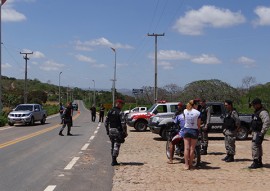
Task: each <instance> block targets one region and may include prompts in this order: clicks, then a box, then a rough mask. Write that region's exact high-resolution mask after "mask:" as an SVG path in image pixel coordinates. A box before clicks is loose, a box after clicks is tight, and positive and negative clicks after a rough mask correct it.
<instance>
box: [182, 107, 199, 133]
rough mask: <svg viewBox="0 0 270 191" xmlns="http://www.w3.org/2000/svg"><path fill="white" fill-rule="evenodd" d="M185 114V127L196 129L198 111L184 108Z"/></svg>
mask: <svg viewBox="0 0 270 191" xmlns="http://www.w3.org/2000/svg"><path fill="white" fill-rule="evenodd" d="M184 115H185V126H184V127H185V128H191V129H198V123H197V122H198V118H199V116H200V112H199V111H198V110H196V109H191V110H187V109H185V110H184Z"/></svg>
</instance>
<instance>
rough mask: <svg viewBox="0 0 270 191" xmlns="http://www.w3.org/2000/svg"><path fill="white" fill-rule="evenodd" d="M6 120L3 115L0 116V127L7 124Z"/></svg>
mask: <svg viewBox="0 0 270 191" xmlns="http://www.w3.org/2000/svg"><path fill="white" fill-rule="evenodd" d="M7 122H8V120H7V117H5V116H0V127H3V126H5V125H6V124H7Z"/></svg>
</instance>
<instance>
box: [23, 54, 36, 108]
mask: <svg viewBox="0 0 270 191" xmlns="http://www.w3.org/2000/svg"><path fill="white" fill-rule="evenodd" d="M20 54H24V55H25V56H24V57H23V59H25V76H24V103H27V60H29V58H28V57H27V56H28V54H33V52H20Z"/></svg>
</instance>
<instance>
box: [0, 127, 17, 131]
mask: <svg viewBox="0 0 270 191" xmlns="http://www.w3.org/2000/svg"><path fill="white" fill-rule="evenodd" d="M11 128H14V127H4V128H1V129H0V131H3V130H6V129H11Z"/></svg>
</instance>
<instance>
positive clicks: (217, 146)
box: [112, 127, 270, 191]
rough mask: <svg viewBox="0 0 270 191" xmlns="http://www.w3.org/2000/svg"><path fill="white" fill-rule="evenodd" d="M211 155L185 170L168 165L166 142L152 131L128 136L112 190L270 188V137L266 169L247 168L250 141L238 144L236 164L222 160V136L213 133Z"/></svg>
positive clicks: (266, 145) (266, 142) (131, 132)
mask: <svg viewBox="0 0 270 191" xmlns="http://www.w3.org/2000/svg"><path fill="white" fill-rule="evenodd" d="M209 136H210V141H209V147H208V155H203V156H202V162H201V166H200V167H199V168H197V169H194V170H184V169H183V166H184V164H183V163H180V162H179V160H174V164H167V161H168V159H167V157H166V154H165V145H166V142H165V141H163V140H162V139H161V138H160V137H159V135H157V134H153V133H151V132H150V131H147V132H136V131H134V130H133V128H131V127H129V135H128V137H127V139H126V142H125V143H124V144H122V146H121V150H120V155H119V157H118V161H119V162H120V163H121V165H120V166H117V167H114V168H115V175H114V178H113V189H112V190H113V191H126V190H128V191H135V190H136V191H140V190H147V191H157V190H162V191H165V190H170V191H171V190H200V191H204V190H205V191H206V190H207V191H210V190H213V191H217V190H230V191H238V190H239V191H240V190H245V191H249V190H250V191H254V190H256V191H260V190H263V191H266V190H269V189H270V141H269V140H270V137H266V138H265V140H264V142H263V149H264V156H263V163H264V168H260V169H253V170H251V169H248V168H247V167H248V166H250V164H251V163H252V159H251V139H248V140H246V141H237V142H236V155H235V162H232V163H226V162H224V161H221V159H222V158H224V157H225V148H224V139H223V135H222V134H210V135H209Z"/></svg>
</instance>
